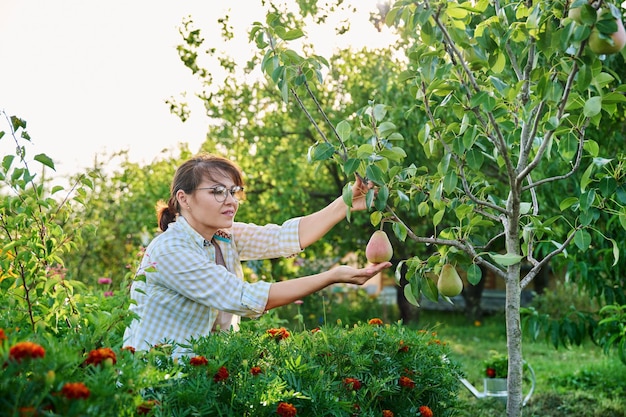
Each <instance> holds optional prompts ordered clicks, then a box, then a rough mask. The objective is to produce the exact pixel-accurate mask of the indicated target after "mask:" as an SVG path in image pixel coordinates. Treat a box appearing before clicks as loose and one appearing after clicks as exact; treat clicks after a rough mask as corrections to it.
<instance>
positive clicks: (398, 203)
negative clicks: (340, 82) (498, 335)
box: [251, 0, 626, 417]
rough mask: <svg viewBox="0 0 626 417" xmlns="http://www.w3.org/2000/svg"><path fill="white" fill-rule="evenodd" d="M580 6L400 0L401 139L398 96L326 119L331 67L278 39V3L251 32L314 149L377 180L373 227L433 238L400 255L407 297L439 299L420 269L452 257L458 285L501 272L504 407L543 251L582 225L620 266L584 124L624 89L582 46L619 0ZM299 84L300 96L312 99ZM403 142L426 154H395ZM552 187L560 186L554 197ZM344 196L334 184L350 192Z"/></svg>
mask: <svg viewBox="0 0 626 417" xmlns="http://www.w3.org/2000/svg"><path fill="white" fill-rule="evenodd" d="M579 6H584V8H585V11H584V12H581V19H580V20H577V19H574V18H572V17H571V16H570V15H569V8H570V7H579ZM588 9H589V7H588V6H587V5H583V2H580V1H576V2H574V3H573V4H571V5H570V4H569V3H568V2H567V1H562V0H555V1H545V2H539V1H509V0H501V1H487V0H477V1H467V2H459V1H438V0H435V1H408V0H400V1H397V2H396V3H395V4H393V5H392V7H391V8H390V10H389V12H388V13H387V16H386V22H387V24H388V25H391V26H393V27H395V28H397V29H398V30H399V31H400V32H401V33H402V34H403V36H404V39H405V41H406V42H407V45H408V47H407V54H406V64H405V65H406V66H405V68H404V71H403V73H402V75H401V77H400V79H399V80H398V82H402V83H404V85H405V88H407V89H409V90H410V91H411V93H412V95H413V97H414V98H415V101H414V103H413V106H411V108H409V109H404V110H405V115H406V117H407V118H411V117H413V115H414V114H415V113H420V114H422V115H426V118H427V122H426V123H424V124H423V125H422V126H421V127H420V128H419V130H418V131H415V132H411V135H410V136H407V135H406V134H405V135H402V134H400V133H399V132H398V129H397V125H396V123H394V120H391V119H389V115H390V114H391V113H392V112H391V111H392V110H394V103H377V102H375V101H371V102H369V103H364V106H363V108H362V110H360V111H358V112H356V113H355V114H354V115H353V116H352V117H349V118H346V119H345V120H331V119H330V118H329V117H328V116H327V115H326V113H325V112H324V109H323V108H321V107H320V106H319V105H318V104H316V101H315V99H314V98H315V93H316V89H315V84H316V83H322V82H323V77H322V74H323V69H324V67H326V66H328V65H329V63H328V62H327V61H326V59H324V58H323V57H319V56H315V55H306V54H305V53H298V52H296V51H295V50H293V49H291V48H290V47H289V42H290V41H292V40H295V39H298V38H300V37H302V36H303V32H302V31H301V30H299V29H298V28H290V27H288V26H287V25H286V21H285V20H284V19H282V18H281V15H280V14H278V13H269V14H268V16H267V19H266V21H265V22H264V23H261V22H259V23H257V24H256V25H255V26H254V27H253V29H252V31H251V39H252V40H254V41H255V42H256V44H257V46H258V47H259V48H260V49H261V50H263V51H264V57H263V59H262V62H261V64H260V66H261V68H262V70H263V71H264V72H265V73H266V74H267V76H268V78H269V79H270V80H271V81H272V82H273V83H274V84H275V85H276V86H277V88H278V92H279V94H280V96H281V98H282V100H283V101H284V102H292V103H295V104H296V105H297V106H298V107H300V109H301V110H303V111H304V113H306V114H307V115H308V116H309V119H310V122H311V124H313V125H314V126H315V129H316V131H317V132H318V133H319V136H320V139H319V140H318V141H317V143H316V144H314V145H312V146H311V148H310V151H309V159H310V161H311V162H314V163H324V164H327V163H333V164H337V165H338V166H340V167H341V169H342V170H343V172H344V173H345V174H346V175H360V176H361V177H363V178H364V179H366V180H368V181H373V182H374V183H375V184H376V185H377V189H378V192H377V193H374V192H372V193H370V195H369V196H368V198H369V199H370V202H371V204H372V207H373V209H372V212H371V216H370V220H371V222H372V224H373V225H378V224H380V223H381V222H391V223H392V230H393V232H394V234H395V235H396V237H397V238H398V239H399V240H400V241H403V242H405V244H406V245H410V244H425V245H428V246H430V247H432V248H433V250H432V251H431V252H430V255H429V256H427V257H420V256H413V257H409V258H407V259H405V260H403V262H402V264H403V265H401V266H406V267H407V268H408V274H407V278H408V280H409V285H408V286H407V287H406V289H405V292H406V294H407V297H409V298H411V299H412V300H413V301H414V302H415V303H417V302H418V300H419V297H420V296H421V295H424V296H426V297H428V298H431V299H434V300H438V299H439V296H440V295H441V294H439V291H438V289H437V285H436V282H435V281H434V280H433V279H431V277H432V275H433V274H438V273H440V271H441V270H442V268H443V267H444V265H448V264H453V265H455V266H456V267H457V268H462V269H464V270H465V272H466V275H467V279H468V281H469V282H470V283H477V282H479V281H480V280H481V279H482V274H481V270H483V269H484V270H487V271H489V272H490V273H492V274H494V275H496V276H497V277H499V278H501V279H502V280H504V283H505V287H506V307H505V319H506V329H507V330H506V331H507V354H508V358H509V361H508V402H507V415H508V416H511V417H513V416H520V415H521V414H522V389H521V388H522V369H523V366H522V365H523V355H522V334H521V318H520V301H521V291H522V289H524V288H525V287H526V286H527V285H528V284H529V283H530V282H531V281H532V280H533V279H534V277H535V276H537V274H538V273H539V272H540V270H541V268H543V267H544V266H545V265H547V264H548V263H549V262H551V260H553V259H556V258H559V257H564V256H574V255H573V254H572V253H569V252H568V248H577V249H578V250H580V251H586V250H590V243H591V241H592V236H594V237H595V236H601V237H602V238H604V239H606V241H607V242H609V244H610V245H611V246H612V252H611V253H610V255H611V256H612V257H613V262H614V263H616V262H618V260H619V247H618V245H617V242H616V241H615V240H614V239H612V238H611V237H610V236H609V235H608V234H607V233H605V231H604V230H602V229H601V228H598V227H596V221H597V220H598V218H599V217H600V216H599V215H600V213H608V214H609V215H612V216H615V217H616V218H618V219H620V222H619V224H620V226H621V227H624V226H626V221H623V219H626V207H624V204H623V202H621V201H620V198H619V196H616V194H615V193H614V192H613V193H611V192H609V193H607V192H606V187H605V185H606V183H607V182H611V181H614V182H617V183H619V182H620V181H621V180H620V179H621V173H620V172H618V171H617V170H614V169H608V167H609V166H613V165H612V162H614V160H615V158H621V157H620V156H619V155H618V156H615V155H607V154H603V153H602V152H603V151H604V150H605V148H604V147H603V144H602V143H598V142H597V141H594V140H592V139H589V138H588V137H587V135H586V132H587V131H588V130H592V129H599V126H600V123H601V121H602V120H603V119H606V118H611V117H612V116H613V115H614V114H615V113H616V112H617V111H618V109H620V108H621V107H620V106H622V105H623V103H624V102H626V98H625V95H624V93H625V92H626V87H625V86H623V85H621V80H619V78H618V77H617V74H616V73H615V72H613V71H611V70H610V65H609V63H611V62H612V60H621V62H622V65H623V52H621V51H620V50H616V51H614V53H611V54H609V53H608V52H604V51H606V50H604V51H600V52H601V53H600V54H599V53H598V50H597V49H595V48H593V47H592V45H591V42H592V40H593V38H592V33H594V31H597V33H598V35H597V36H598V37H599V38H602V39H603V40H605V41H607V42H609V43H611V42H613V43H614V44H616V43H617V42H616V41H615V40H614V39H613V35H614V34H615V33H616V32H617V31H618V29H619V28H618V26H619V25H618V24H617V23H616V20H615V19H616V18H615V10H618V9H617V8H616V5H612V4H611V3H610V2H607V1H598V2H594V3H593V4H592V5H590V10H588ZM605 10H609V11H610V16H613V18H611V19H606V16H609V14H607V13H609V12H606V11H605ZM618 12H619V10H618ZM614 49H617V48H614ZM594 50H595V51H594ZM612 52H613V51H612ZM302 96H307V97H311V98H312V101H308V102H306V103H307V104H308V103H311V102H312V103H313V107H312V108H311V107H307V106H306V104H305V101H303V99H302ZM314 115H315V116H314ZM320 115H321V116H320ZM317 120H321V122H320V123H318V121H317ZM321 126H324V127H321ZM405 136H406V137H405ZM409 141H411V142H414V141H417V142H419V143H420V144H421V146H422V147H423V150H424V152H425V154H426V156H427V157H428V158H429V159H430V160H432V161H436V164H435V165H426V164H421V163H420V161H412V160H407V159H406V152H404V149H403V147H404V146H405V144H406V143H407V142H409ZM620 162H621V161H620ZM430 166H435V169H429V168H428V167H430ZM559 184H560V185H562V184H566V186H567V187H569V189H570V190H571V191H570V192H568V193H567V194H561V195H557V196H555V195H553V194H552V193H554V190H556V189H563V188H556V187H557V185H559ZM349 193H350V189H349V187H346V188H345V190H344V194H345V197H346V201H349V197H350V195H349ZM544 195H550V198H557V199H558V208H555V207H547V206H546V205H545V204H544V205H542V203H544V202H545V201H548V199H547V198H544V197H543V196H544ZM410 210H411V211H412V210H417V213H418V214H419V215H420V216H421V217H423V218H424V219H427V220H428V221H429V222H430V223H431V224H432V230H433V233H432V234H431V235H420V234H419V233H416V232H415V230H414V228H413V227H412V225H411V224H410V223H408V222H407V221H405V220H404V219H405V218H406V215H405V213H407V212H408V211H410ZM522 265H527V266H528V272H527V273H526V274H525V275H524V276H522V274H521V271H522Z"/></svg>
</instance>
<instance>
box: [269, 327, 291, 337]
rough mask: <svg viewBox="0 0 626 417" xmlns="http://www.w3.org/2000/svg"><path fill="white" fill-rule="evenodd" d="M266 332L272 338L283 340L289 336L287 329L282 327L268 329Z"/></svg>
mask: <svg viewBox="0 0 626 417" xmlns="http://www.w3.org/2000/svg"><path fill="white" fill-rule="evenodd" d="M266 333H267V334H269V335H270V337H271V338H272V339H274V340H283V339H286V338H288V337H289V336H290V334H289V331H288V330H287V329H285V328H284V327H281V328H278V329H268V330H267V332H266Z"/></svg>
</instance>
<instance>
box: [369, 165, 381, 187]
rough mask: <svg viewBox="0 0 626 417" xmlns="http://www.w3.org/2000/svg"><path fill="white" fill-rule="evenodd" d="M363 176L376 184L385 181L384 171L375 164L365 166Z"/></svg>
mask: <svg viewBox="0 0 626 417" xmlns="http://www.w3.org/2000/svg"><path fill="white" fill-rule="evenodd" d="M365 176H366V177H367V178H368V179H370V180H372V181H374V183H376V184H377V185H383V184H384V183H385V179H384V178H385V173H384V172H383V171H382V170H381V169H380V168H378V167H377V166H376V165H368V166H367V168H365Z"/></svg>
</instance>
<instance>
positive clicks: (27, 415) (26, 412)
mask: <svg viewBox="0 0 626 417" xmlns="http://www.w3.org/2000/svg"><path fill="white" fill-rule="evenodd" d="M17 411H18V413H19V416H20V417H34V416H36V415H37V409H36V408H35V407H20V408H19V409H18V410H17Z"/></svg>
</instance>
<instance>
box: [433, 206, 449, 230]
mask: <svg viewBox="0 0 626 417" xmlns="http://www.w3.org/2000/svg"><path fill="white" fill-rule="evenodd" d="M445 213H446V210H445V209H441V210H439V211H438V212H437V213H435V215H434V216H433V225H434V226H435V227H437V226H438V225H439V223H441V220H442V219H443V215H444V214H445Z"/></svg>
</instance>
